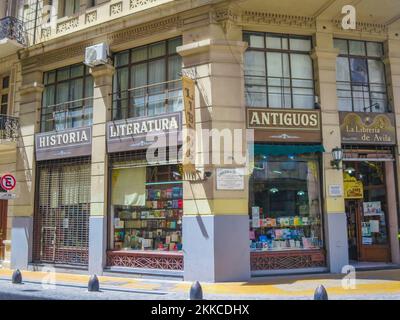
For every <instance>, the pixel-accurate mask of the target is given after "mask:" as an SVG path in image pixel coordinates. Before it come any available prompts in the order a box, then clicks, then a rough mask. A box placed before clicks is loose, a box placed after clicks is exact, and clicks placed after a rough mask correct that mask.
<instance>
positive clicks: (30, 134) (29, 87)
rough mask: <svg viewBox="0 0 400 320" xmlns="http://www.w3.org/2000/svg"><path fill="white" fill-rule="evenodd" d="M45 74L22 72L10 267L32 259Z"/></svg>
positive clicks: (20, 265) (25, 263) (19, 265)
mask: <svg viewBox="0 0 400 320" xmlns="http://www.w3.org/2000/svg"><path fill="white" fill-rule="evenodd" d="M42 78H43V73H42V72H41V71H34V72H30V73H26V74H23V79H22V86H21V88H20V90H19V95H20V108H19V123H20V137H19V140H18V145H17V164H16V178H17V188H16V194H17V199H15V200H14V201H10V203H9V212H8V215H9V217H11V218H12V229H11V268H14V269H15V268H19V269H27V268H28V263H29V262H30V261H31V260H32V247H33V237H32V231H33V214H34V203H35V171H36V170H35V169H36V168H35V166H36V163H35V147H34V140H35V139H34V138H35V133H37V132H39V124H40V121H39V117H40V106H41V100H42V92H43V85H42V84H41V82H42Z"/></svg>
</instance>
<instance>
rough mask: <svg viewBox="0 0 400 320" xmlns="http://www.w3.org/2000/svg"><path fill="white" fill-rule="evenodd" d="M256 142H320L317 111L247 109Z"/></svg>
mask: <svg viewBox="0 0 400 320" xmlns="http://www.w3.org/2000/svg"><path fill="white" fill-rule="evenodd" d="M247 128H248V129H254V130H255V133H254V135H255V140H256V141H272V142H275V141H279V142H321V138H322V136H321V116H320V111H319V110H296V109H284V110H282V109H265V108H247Z"/></svg>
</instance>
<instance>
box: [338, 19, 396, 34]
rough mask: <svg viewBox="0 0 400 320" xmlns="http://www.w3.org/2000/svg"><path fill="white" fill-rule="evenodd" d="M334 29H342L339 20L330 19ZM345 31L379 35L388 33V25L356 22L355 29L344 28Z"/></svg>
mask: <svg viewBox="0 0 400 320" xmlns="http://www.w3.org/2000/svg"><path fill="white" fill-rule="evenodd" d="M332 23H333V26H334V28H335V31H344V30H343V27H342V21H341V20H334V21H332ZM345 31H346V32H357V33H359V32H363V33H373V34H379V35H386V34H387V33H388V26H387V25H384V24H377V23H368V22H357V24H356V29H355V30H351V29H350V30H345Z"/></svg>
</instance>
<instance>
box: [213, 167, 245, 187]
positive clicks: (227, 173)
mask: <svg viewBox="0 0 400 320" xmlns="http://www.w3.org/2000/svg"><path fill="white" fill-rule="evenodd" d="M217 190H244V168H217Z"/></svg>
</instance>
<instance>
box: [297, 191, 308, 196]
mask: <svg viewBox="0 0 400 320" xmlns="http://www.w3.org/2000/svg"><path fill="white" fill-rule="evenodd" d="M305 194H306V193H305V192H304V191H298V192H297V195H298V196H299V197H302V196H304V195H305Z"/></svg>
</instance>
